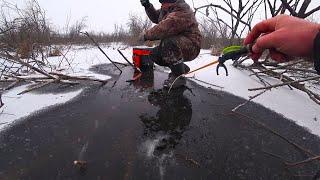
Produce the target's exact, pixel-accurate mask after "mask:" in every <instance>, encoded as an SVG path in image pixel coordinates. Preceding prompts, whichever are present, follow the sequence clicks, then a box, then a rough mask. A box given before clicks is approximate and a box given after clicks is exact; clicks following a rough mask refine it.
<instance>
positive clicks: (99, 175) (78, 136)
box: [0, 65, 320, 180]
mask: <svg viewBox="0 0 320 180" xmlns="http://www.w3.org/2000/svg"><path fill="white" fill-rule="evenodd" d="M92 69H93V70H95V71H98V72H100V73H105V74H112V73H114V72H115V70H113V69H112V68H111V67H110V66H105V65H101V66H98V67H94V68H92ZM132 75H133V72H132V70H131V69H130V68H126V69H124V73H123V74H122V75H121V76H120V77H118V76H114V77H113V79H112V80H110V82H109V83H108V84H106V85H105V86H103V87H100V86H99V85H88V86H87V87H86V88H85V90H84V92H83V93H82V94H81V96H80V97H79V98H77V99H75V100H73V101H71V102H69V103H67V104H65V105H61V106H57V107H53V108H50V109H48V110H45V111H43V112H39V113H37V114H35V115H33V116H30V117H28V118H26V119H25V120H23V121H20V123H17V124H15V125H14V126H13V127H11V128H10V129H8V130H7V131H5V132H3V133H2V134H1V135H0V179H10V180H11V179H32V180H33V179H41V180H42V179H232V180H233V179H253V180H255V179H267V180H269V179H312V176H311V175H314V174H315V173H316V172H317V170H319V169H320V166H319V165H317V164H316V163H312V164H308V165H306V166H302V167H298V168H287V167H286V166H285V165H284V164H283V163H282V161H281V160H280V159H278V158H274V157H271V156H269V155H267V154H266V153H264V151H267V152H270V153H274V154H277V155H279V156H281V157H283V158H285V159H287V160H288V161H299V160H303V159H305V158H307V156H306V155H305V154H303V153H301V152H300V151H298V150H297V149H295V148H294V147H293V146H291V145H290V144H288V143H287V142H285V141H284V140H283V139H281V138H279V137H277V136H275V135H273V134H271V133H270V132H269V131H266V130H265V129H263V128H261V127H259V126H256V125H255V124H253V123H250V122H248V121H247V120H245V118H243V117H240V116H235V115H231V114H230V110H231V109H233V108H234V107H235V106H237V105H238V104H240V103H242V102H244V100H243V99H241V98H238V97H235V96H233V95H230V94H227V93H224V92H221V91H215V90H211V89H206V88H203V87H200V86H198V85H196V84H195V83H192V82H188V84H187V87H188V88H181V89H178V90H174V91H173V92H172V93H170V94H167V92H166V91H165V90H163V89H161V86H162V83H163V81H164V80H165V79H166V78H167V74H165V73H162V72H158V71H155V73H154V74H149V76H147V77H153V78H146V77H142V79H141V80H140V81H138V82H135V83H133V84H129V83H127V82H125V81H126V80H128V79H130V78H131V77H132ZM115 82H116V83H115ZM55 88H57V87H50V88H49V89H46V90H43V91H52V90H54V89H55ZM59 89H61V87H60V88H58V90H59ZM56 90H57V89H55V91H56ZM41 93H43V92H41ZM240 112H241V113H243V114H246V115H248V116H250V117H252V118H254V119H255V120H256V121H259V122H263V123H265V124H266V125H267V126H269V127H272V128H273V129H275V130H276V131H277V132H279V133H280V134H282V135H283V136H285V137H287V138H288V139H290V140H292V141H294V142H296V143H298V144H300V145H301V146H303V147H305V148H306V149H309V150H311V151H313V152H314V153H315V154H317V153H318V154H319V153H320V140H319V138H317V137H316V136H314V135H311V134H310V133H308V132H307V131H306V130H304V129H303V128H301V127H299V126H297V125H295V124H294V123H293V122H291V121H290V120H288V119H285V118H284V117H282V116H280V115H278V114H276V113H274V112H272V111H270V110H268V109H266V108H264V107H262V106H260V105H257V104H254V103H250V104H248V105H246V106H245V107H243V108H241V109H240ZM75 160H82V161H86V162H87V165H86V167H85V168H84V169H82V170H80V169H79V168H77V167H75V166H74V165H73V162H74V161H75ZM297 175H302V176H297ZM305 175H307V176H305Z"/></svg>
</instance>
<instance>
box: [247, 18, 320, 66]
mask: <svg viewBox="0 0 320 180" xmlns="http://www.w3.org/2000/svg"><path fill="white" fill-rule="evenodd" d="M319 30H320V25H319V24H316V23H312V22H309V21H307V20H304V19H300V18H296V17H292V16H288V15H279V16H276V17H274V18H271V19H268V20H265V21H262V22H260V23H258V24H257V25H256V26H255V27H254V28H253V29H252V31H251V32H250V33H249V34H248V36H247V38H246V39H245V41H244V44H254V45H253V47H252V51H253V52H252V59H253V60H255V61H257V60H258V59H259V58H260V57H261V55H262V53H263V51H264V50H266V49H268V50H269V51H270V56H271V58H272V59H274V60H276V61H279V62H282V61H288V60H290V59H288V58H287V57H312V55H313V49H314V40H315V37H316V36H317V34H318V33H319Z"/></svg>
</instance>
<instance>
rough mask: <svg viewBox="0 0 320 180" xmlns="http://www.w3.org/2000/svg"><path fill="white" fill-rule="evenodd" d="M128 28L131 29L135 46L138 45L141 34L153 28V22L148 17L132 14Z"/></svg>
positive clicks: (132, 41) (132, 42)
mask: <svg viewBox="0 0 320 180" xmlns="http://www.w3.org/2000/svg"><path fill="white" fill-rule="evenodd" d="M127 26H128V28H129V30H128V32H129V34H130V36H131V37H132V39H131V44H132V45H135V44H137V37H139V35H140V33H142V32H144V31H146V30H147V29H149V28H150V27H151V26H152V22H151V21H150V20H149V18H147V17H141V16H138V15H134V14H131V15H130V17H129V21H128V23H127Z"/></svg>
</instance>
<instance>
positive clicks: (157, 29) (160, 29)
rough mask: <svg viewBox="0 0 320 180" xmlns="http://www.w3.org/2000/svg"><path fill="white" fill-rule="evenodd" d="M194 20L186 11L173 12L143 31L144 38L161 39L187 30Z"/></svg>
mask: <svg viewBox="0 0 320 180" xmlns="http://www.w3.org/2000/svg"><path fill="white" fill-rule="evenodd" d="M195 22H196V20H195V18H194V16H193V14H190V15H187V14H186V13H183V12H181V13H179V12H174V13H171V14H169V15H168V17H167V18H166V19H164V20H162V21H161V22H159V24H157V25H155V26H154V27H153V28H151V29H149V30H147V31H146V32H145V39H146V40H151V41H153V40H161V39H165V38H168V37H172V36H175V35H179V34H181V33H182V32H185V31H187V30H188V28H189V27H191V26H192V25H193V24H194V23H195Z"/></svg>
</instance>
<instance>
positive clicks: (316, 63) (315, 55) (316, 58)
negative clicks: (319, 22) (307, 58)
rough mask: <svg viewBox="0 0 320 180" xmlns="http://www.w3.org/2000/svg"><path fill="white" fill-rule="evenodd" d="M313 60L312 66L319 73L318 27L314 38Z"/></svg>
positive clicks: (319, 45) (319, 33) (319, 46)
mask: <svg viewBox="0 0 320 180" xmlns="http://www.w3.org/2000/svg"><path fill="white" fill-rule="evenodd" d="M313 60H314V67H315V69H316V70H317V72H318V74H319V75H320V29H319V32H318V34H317V36H316V38H315V39H314V48H313Z"/></svg>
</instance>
